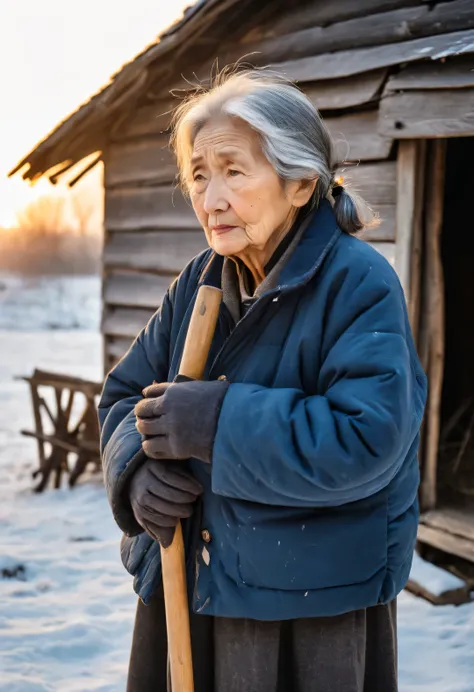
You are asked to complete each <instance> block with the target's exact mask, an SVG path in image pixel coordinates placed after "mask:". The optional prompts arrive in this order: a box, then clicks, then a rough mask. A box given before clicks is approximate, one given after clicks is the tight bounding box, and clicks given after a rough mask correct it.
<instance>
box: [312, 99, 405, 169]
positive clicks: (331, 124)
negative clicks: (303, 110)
mask: <svg viewBox="0 0 474 692" xmlns="http://www.w3.org/2000/svg"><path fill="white" fill-rule="evenodd" d="M378 118H379V116H378V111H375V110H374V111H364V112H362V113H351V114H350V115H341V116H338V117H337V118H325V119H324V121H325V123H326V125H327V127H328V129H329V132H330V133H331V136H332V139H333V142H334V145H335V150H336V157H337V160H338V161H371V160H372V161H374V160H377V159H379V160H380V159H386V158H387V157H388V156H389V155H390V150H391V148H392V144H393V138H391V137H385V136H383V135H379V134H377V126H378Z"/></svg>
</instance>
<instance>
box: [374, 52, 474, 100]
mask: <svg viewBox="0 0 474 692" xmlns="http://www.w3.org/2000/svg"><path fill="white" fill-rule="evenodd" d="M466 87H474V55H464V56H461V57H460V58H449V59H448V60H444V61H442V60H435V61H433V62H418V63H413V65H408V66H407V67H405V68H402V69H401V70H400V72H397V73H396V74H394V75H392V77H390V79H389V80H388V82H387V86H386V88H385V91H386V92H387V93H388V92H389V91H413V90H415V91H420V90H425V89H465V88H466Z"/></svg>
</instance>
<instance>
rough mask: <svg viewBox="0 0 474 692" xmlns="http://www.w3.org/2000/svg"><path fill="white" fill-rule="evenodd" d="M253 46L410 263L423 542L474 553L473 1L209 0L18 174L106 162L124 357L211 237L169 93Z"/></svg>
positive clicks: (113, 318)
mask: <svg viewBox="0 0 474 692" xmlns="http://www.w3.org/2000/svg"><path fill="white" fill-rule="evenodd" d="M242 56H246V62H249V63H253V64H259V65H272V66H274V67H275V68H276V69H277V70H279V71H280V72H282V73H283V74H285V75H287V76H288V77H290V78H292V79H295V80H297V81H298V82H299V85H300V86H301V88H302V89H304V91H305V92H306V93H307V94H308V96H309V98H310V99H311V101H312V102H313V103H314V104H315V106H316V107H317V108H318V109H319V110H320V111H322V113H323V115H324V117H325V119H326V122H327V124H328V125H329V128H330V130H331V132H332V134H333V136H334V138H335V140H336V142H337V151H338V156H339V158H340V160H341V170H342V171H343V174H344V176H345V177H346V178H347V179H349V180H350V181H352V183H353V185H354V186H355V187H356V188H357V189H358V190H360V192H361V193H362V194H363V195H364V196H365V198H366V199H367V200H368V201H369V202H370V203H371V204H372V205H373V207H374V208H375V210H376V211H377V212H378V213H379V214H380V218H381V224H380V227H379V228H378V229H375V230H371V231H368V232H367V233H366V234H365V239H366V240H367V241H368V242H370V243H372V244H373V246H374V247H375V248H377V250H378V251H380V252H381V253H382V254H384V255H385V257H387V259H388V260H389V261H390V262H391V263H392V264H393V265H394V267H395V268H396V270H397V272H398V274H399V276H400V279H401V281H402V284H403V286H404V289H405V291H406V295H407V299H408V304H409V310H410V317H411V320H412V324H413V330H414V333H415V338H416V341H417V346H418V349H419V352H420V354H421V357H422V359H423V363H424V366H425V368H426V370H427V371H428V373H429V377H430V395H429V404H428V409H427V415H426V419H425V426H424V435H423V447H422V454H421V470H422V488H421V502H422V506H423V510H424V514H423V519H422V524H421V527H420V540H421V541H422V542H424V543H426V544H430V545H432V546H435V547H437V548H440V549H442V550H445V551H449V552H451V553H452V554H455V555H458V556H460V557H462V558H467V559H470V560H472V561H474V509H473V508H474V495H473V493H474V431H473V428H474V416H473V411H474V357H473V353H474V319H473V312H474V310H473V305H474V271H473V269H472V267H473V266H474V233H473V232H472V228H471V226H472V219H471V217H472V213H470V205H469V202H470V196H471V195H472V193H471V189H472V187H473V182H474V179H473V175H472V173H471V170H470V165H472V161H473V160H474V2H472V0H451V1H449V2H424V1H422V0H357V2H354V0H331V2H329V1H328V0H326V1H324V2H323V1H322V0H311V1H304V0H272V1H271V2H270V1H268V2H265V1H261V0H199V1H198V2H197V3H196V4H195V5H194V6H193V7H191V8H190V9H189V10H188V11H187V12H186V13H185V15H184V17H183V19H182V20H181V21H179V22H178V23H177V24H175V25H174V26H172V27H171V28H170V29H169V30H168V31H166V32H165V33H164V34H162V35H161V36H160V37H159V39H158V40H157V41H156V43H154V44H153V45H151V46H150V47H148V48H147V49H146V50H145V51H144V52H143V53H141V54H140V55H138V56H137V57H136V58H135V59H134V60H132V61H131V62H130V63H127V64H126V65H125V66H124V67H123V68H122V69H121V70H120V71H119V72H118V73H117V74H116V75H115V76H114V77H113V78H112V80H111V81H110V83H109V84H108V85H107V86H106V87H104V88H103V89H102V90H101V91H100V92H99V93H98V94H96V95H95V96H94V97H93V98H92V99H91V100H90V101H89V102H87V103H86V104H84V105H82V106H81V107H80V108H79V109H78V110H77V112H75V113H74V114H73V115H71V116H70V117H69V118H68V119H67V120H65V121H64V122H63V123H61V124H60V125H59V126H58V127H57V128H56V130H54V132H52V133H51V134H50V135H49V136H48V137H47V138H46V139H45V140H44V141H42V142H41V143H40V144H39V145H38V146H37V147H36V148H35V149H34V150H33V151H31V152H30V153H29V154H28V155H27V156H26V157H25V158H24V159H23V160H22V161H21V162H20V163H19V164H18V166H17V167H16V168H15V170H14V171H12V174H14V173H15V172H17V171H19V170H20V169H23V168H24V167H25V166H26V165H28V169H27V170H26V172H25V173H24V174H23V177H24V178H26V179H31V180H35V179H37V178H39V177H41V176H43V175H46V176H50V179H52V180H53V181H56V180H57V179H58V178H59V177H61V176H63V175H67V172H68V171H69V170H70V169H71V167H72V166H73V165H75V164H77V163H78V162H80V161H81V160H82V159H84V158H85V157H86V156H89V155H91V154H93V153H95V157H94V158H93V160H92V164H88V165H87V166H86V168H85V170H84V172H86V171H87V170H89V168H90V167H91V166H92V165H94V164H95V163H96V162H98V161H99V160H102V161H103V162H104V164H105V243H104V253H103V322H102V330H103V335H104V356H105V367H106V369H108V368H109V367H110V366H111V365H112V364H113V363H114V362H115V361H116V360H117V359H118V358H119V357H120V356H121V355H122V354H123V353H124V352H125V350H126V349H127V347H128V346H129V344H130V343H131V340H132V339H133V338H134V336H135V335H136V334H137V333H138V331H139V330H140V329H141V328H142V327H143V325H144V324H145V323H146V321H147V320H148V318H149V317H150V316H151V314H152V313H153V311H154V310H155V309H156V308H157V306H158V305H159V303H160V300H161V298H162V296H163V293H164V292H165V290H166V288H167V286H168V284H169V283H170V281H171V280H172V278H173V277H174V276H176V274H177V273H178V272H179V271H180V270H181V269H182V268H183V266H184V265H185V263H186V262H187V261H188V260H189V259H190V258H191V257H193V256H194V255H195V254H196V253H197V252H199V251H200V250H201V249H202V248H203V247H204V246H205V241H204V237H203V234H202V232H201V231H200V230H199V228H198V226H197V223H196V221H195V218H194V215H193V212H192V210H191V208H190V206H189V204H188V203H187V202H186V201H185V200H184V199H183V197H182V195H181V193H180V192H179V190H178V189H177V188H176V185H175V173H176V169H175V163H174V160H173V157H172V155H171V154H170V152H169V150H168V147H167V144H168V135H167V129H168V127H169V121H170V111H171V110H172V109H173V106H174V105H175V104H176V103H177V101H176V98H175V96H170V91H171V90H178V93H179V91H180V90H184V91H186V89H188V88H189V84H188V82H187V81H185V80H189V81H190V82H191V83H196V82H198V81H199V80H204V81H205V80H206V79H207V78H208V77H209V74H210V71H211V68H212V66H213V64H214V61H215V59H216V58H218V59H219V64H220V66H223V65H225V64H227V63H229V62H232V61H235V60H237V59H239V58H242ZM183 76H184V78H185V79H183ZM76 181H77V177H76ZM71 182H72V183H74V182H75V181H71ZM471 432H472V436H471Z"/></svg>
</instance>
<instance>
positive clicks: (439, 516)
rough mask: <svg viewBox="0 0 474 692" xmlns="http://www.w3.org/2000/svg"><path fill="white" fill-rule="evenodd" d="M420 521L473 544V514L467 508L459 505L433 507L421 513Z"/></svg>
mask: <svg viewBox="0 0 474 692" xmlns="http://www.w3.org/2000/svg"><path fill="white" fill-rule="evenodd" d="M420 522H421V523H422V524H425V525H426V526H430V527H431V528H433V529H440V530H441V531H445V532H446V533H450V534H453V536H461V537H463V538H467V539H468V540H470V541H472V542H473V544H474V514H473V512H472V511H469V510H468V509H465V508H459V507H441V508H440V509H433V510H431V511H429V512H425V513H424V514H422V515H421V517H420Z"/></svg>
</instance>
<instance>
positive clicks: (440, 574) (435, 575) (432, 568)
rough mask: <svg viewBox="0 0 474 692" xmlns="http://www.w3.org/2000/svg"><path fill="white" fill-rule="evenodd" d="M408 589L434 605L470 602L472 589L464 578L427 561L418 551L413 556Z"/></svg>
mask: <svg viewBox="0 0 474 692" xmlns="http://www.w3.org/2000/svg"><path fill="white" fill-rule="evenodd" d="M406 589H407V591H410V593H412V594H414V595H415V596H419V597H421V598H424V599H425V600H427V601H429V602H430V603H433V605H447V604H448V603H452V604H455V605H460V604H461V603H468V602H469V600H470V591H471V589H470V587H469V585H468V584H467V583H466V582H465V581H464V580H463V579H460V578H459V577H457V576H455V575H454V574H452V573H451V572H448V571H447V570H445V569H443V568H441V567H438V566H437V565H433V564H432V563H431V562H425V561H424V560H423V559H422V558H421V557H420V556H419V555H418V553H415V554H414V556H413V565H412V568H411V572H410V579H409V581H408V584H407V586H406Z"/></svg>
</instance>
